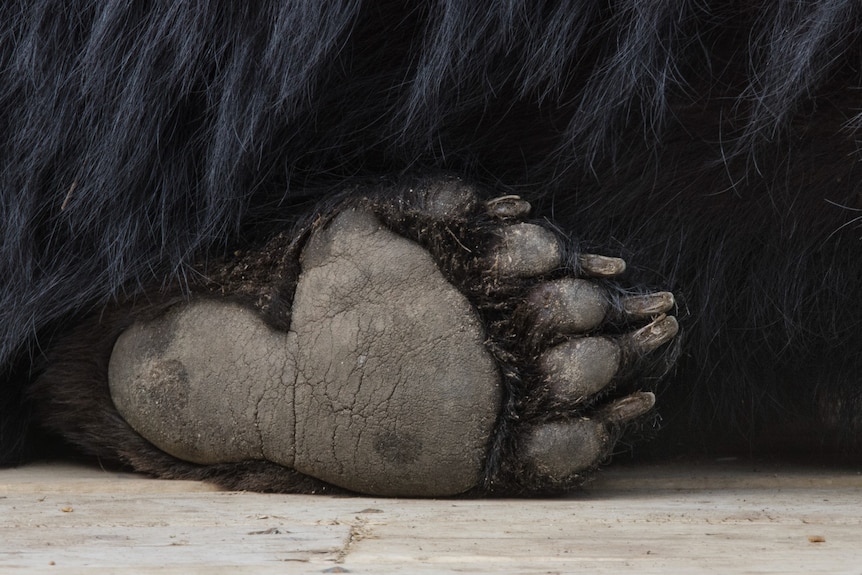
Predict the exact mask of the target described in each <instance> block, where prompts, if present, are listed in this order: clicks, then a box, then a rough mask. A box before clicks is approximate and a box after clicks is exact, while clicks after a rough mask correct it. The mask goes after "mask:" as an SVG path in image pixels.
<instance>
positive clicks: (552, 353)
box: [539, 337, 622, 403]
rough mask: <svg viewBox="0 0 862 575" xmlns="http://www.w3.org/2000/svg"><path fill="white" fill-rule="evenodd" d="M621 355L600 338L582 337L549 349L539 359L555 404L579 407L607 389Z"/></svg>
mask: <svg viewBox="0 0 862 575" xmlns="http://www.w3.org/2000/svg"><path fill="white" fill-rule="evenodd" d="M621 360H622V353H621V350H620V347H619V345H617V343H616V342H614V341H611V340H610V339H607V338H604V337H582V338H578V339H572V340H569V341H566V342H564V343H561V344H560V345H558V346H555V347H552V348H551V349H549V350H548V351H546V352H545V353H543V354H542V355H541V356H540V358H539V369H541V370H542V372H543V373H544V374H545V376H546V377H547V379H548V387H549V392H550V393H551V394H552V396H553V397H554V398H555V399H556V400H560V401H563V402H567V403H568V402H572V403H579V402H581V401H584V400H586V399H588V398H589V397H590V396H592V395H595V394H596V393H598V392H599V391H601V390H602V389H604V388H605V387H607V386H608V384H610V383H611V381H612V380H613V379H614V376H615V375H616V374H617V372H618V371H619V369H620V362H621Z"/></svg>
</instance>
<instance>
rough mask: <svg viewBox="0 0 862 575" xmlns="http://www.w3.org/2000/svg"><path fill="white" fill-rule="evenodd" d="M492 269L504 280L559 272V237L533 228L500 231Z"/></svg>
mask: <svg viewBox="0 0 862 575" xmlns="http://www.w3.org/2000/svg"><path fill="white" fill-rule="evenodd" d="M490 258H491V262H490V269H491V271H492V273H496V274H497V275H499V276H503V277H532V276H538V275H542V274H546V273H548V272H551V271H553V270H555V269H557V268H558V267H559V266H560V263H561V261H562V250H561V248H560V243H559V242H558V241H557V238H556V236H555V235H554V234H553V233H552V232H551V231H550V230H547V229H545V228H543V227H541V226H537V225H534V224H514V225H511V226H506V227H504V228H503V229H502V230H501V231H500V240H499V243H498V244H497V247H496V249H494V250H493V251H492V253H491V256H490Z"/></svg>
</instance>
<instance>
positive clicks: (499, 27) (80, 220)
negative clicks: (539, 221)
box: [0, 0, 862, 462]
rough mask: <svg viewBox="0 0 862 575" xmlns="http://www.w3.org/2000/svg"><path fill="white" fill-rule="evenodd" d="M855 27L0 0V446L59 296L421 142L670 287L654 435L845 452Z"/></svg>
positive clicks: (406, 9)
mask: <svg viewBox="0 0 862 575" xmlns="http://www.w3.org/2000/svg"><path fill="white" fill-rule="evenodd" d="M860 31H862V8H860V7H859V4H858V2H855V1H851V0H818V1H810V2H792V3H790V2H778V1H774V2H773V1H760V2H710V1H706V2H694V1H683V0H680V1H678V2H666V3H657V2H642V1H639V0H621V1H617V2H598V1H593V0H581V1H571V2H559V3H536V2H527V1H523V0H509V1H507V2H487V3H483V2H476V1H460V0H448V1H447V0H439V1H431V0H428V1H425V2H403V3H402V2H361V1H360V0H340V1H338V0H327V1H325V2H323V1H320V0H298V1H295V2H289V3H276V2H252V3H245V4H243V3H235V2H227V1H223V2H219V1H202V2H198V3H194V4H192V3H170V2H166V3H163V4H162V5H161V6H158V7H153V8H150V7H144V6H143V5H141V4H136V3H131V4H129V3H120V2H113V1H109V0H103V1H100V2H50V1H47V0H36V1H33V2H26V3H24V2H21V3H15V2H7V3H4V4H3V5H2V7H0V206H2V207H0V209H2V216H3V220H2V221H3V224H4V226H3V229H2V234H3V235H2V241H0V272H2V275H0V278H2V280H0V282H2V283H0V309H2V312H0V313H2V315H0V364H2V369H3V371H2V374H0V377H2V379H3V382H2V384H3V386H2V391H0V393H2V395H0V417H2V419H0V460H2V461H4V462H14V461H17V460H18V459H20V458H21V457H22V456H24V455H26V453H27V444H28V442H27V439H28V438H29V437H30V436H31V435H32V434H31V431H32V428H33V427H34V424H33V421H32V419H31V417H30V412H31V409H32V406H31V405H29V403H28V400H27V399H26V393H27V391H26V389H27V386H28V383H29V382H30V381H32V380H33V378H34V377H35V376H37V375H38V372H39V371H40V370H41V369H42V364H43V362H42V361H41V359H40V358H41V357H42V354H43V352H44V351H45V350H49V349H50V348H51V344H52V341H54V339H55V338H56V337H57V336H58V335H59V334H62V333H64V332H67V331H68V330H69V329H70V327H71V326H74V325H75V324H76V323H77V321H78V319H79V318H81V317H83V316H86V315H88V314H90V313H93V312H95V311H98V310H99V309H101V308H102V307H103V306H104V305H105V304H106V303H107V302H109V301H110V300H112V299H113V298H116V297H118V296H128V295H133V294H135V293H138V292H140V291H141V290H142V289H143V287H144V286H153V285H162V284H164V285H167V284H170V283H173V282H175V281H179V282H180V283H182V282H183V281H185V280H186V279H187V278H188V277H189V276H190V274H194V273H195V271H194V270H195V268H194V263H195V262H196V261H199V260H200V258H203V257H208V254H209V255H213V256H215V257H217V256H218V255H219V254H221V253H223V252H224V251H225V250H228V249H234V248H235V246H237V245H242V244H243V243H244V242H255V241H260V239H261V238H262V237H264V236H267V235H269V234H271V233H273V232H274V231H276V230H279V229H283V228H285V227H287V226H289V225H290V224H291V223H292V222H293V221H294V220H296V219H297V218H299V217H301V215H302V214H303V213H304V212H305V211H306V210H308V209H309V207H310V206H311V205H313V204H314V203H315V202H317V201H318V200H320V199H322V198H325V197H327V196H328V195H330V194H334V193H335V192H337V191H341V190H343V189H344V188H345V187H349V186H353V185H355V184H357V183H362V182H369V181H375V180H376V179H378V178H380V177H382V176H391V175H394V174H398V173H402V172H414V173H415V172H418V173H426V172H429V171H435V170H440V169H444V170H448V171H450V172H454V173H457V174H459V175H461V176H463V177H466V178H469V179H472V180H474V181H478V182H482V183H485V184H487V185H491V186H494V187H496V188H498V189H508V190H511V191H513V192H516V193H520V194H522V195H524V196H525V197H527V198H529V199H531V200H536V201H535V202H534V203H535V204H536V205H537V207H538V209H539V214H540V215H546V216H549V217H552V218H553V219H554V220H555V221H557V222H559V223H560V224H561V225H563V226H565V228H566V229H567V230H568V231H569V232H570V233H571V234H573V235H575V236H576V237H577V238H579V239H580V240H581V241H582V243H583V245H584V247H588V248H596V249H597V250H599V251H602V252H605V253H617V254H621V255H623V256H624V257H626V258H627V260H628V261H629V262H630V264H632V266H633V267H634V268H635V269H634V271H633V273H632V274H631V275H630V279H631V280H632V281H633V282H634V283H636V284H642V285H652V286H661V287H664V288H667V289H671V290H672V291H674V292H675V293H676V294H677V296H678V297H679V298H680V299H681V301H682V307H681V311H682V313H681V316H682V317H681V319H682V323H683V327H684V334H685V335H684V338H685V339H684V342H683V350H684V354H683V357H682V359H681V363H680V367H679V369H678V371H677V373H676V375H675V377H674V378H672V379H671V380H670V381H669V382H668V384H667V389H666V392H665V393H663V394H661V395H660V396H659V406H660V407H661V409H662V413H664V414H665V419H666V424H667V429H666V430H664V431H663V432H662V434H661V436H662V437H663V442H664V443H665V445H668V446H670V447H671V448H672V449H682V448H678V447H676V446H675V443H676V442H677V441H679V440H680V438H686V439H687V440H689V441H690V439H688V438H691V437H695V438H696V439H695V440H694V444H693V447H694V448H696V449H698V450H700V449H705V448H707V447H711V448H715V446H717V445H722V444H733V443H737V442H741V443H742V444H743V446H744V447H746V448H758V446H759V445H760V444H761V443H762V442H761V439H762V437H763V434H764V433H765V432H766V430H768V429H776V428H786V429H794V430H798V431H800V433H801V434H802V435H803V436H804V435H805V434H806V433H809V432H811V433H815V434H816V435H815V436H813V441H808V442H807V443H810V444H811V445H812V446H814V447H819V446H820V445H821V444H829V445H832V444H833V443H836V442H837V441H838V439H839V437H841V438H843V440H844V441H845V443H844V445H845V446H846V447H847V448H848V449H849V450H850V451H851V452H852V451H854V450H855V449H856V442H857V440H858V438H859V435H860V427H859V426H860V421H862V418H860V417H859V414H860V413H862V386H860V385H859V384H858V381H857V380H858V378H859V374H860V373H862V354H860V349H862V329H860V327H862V325H860V324H862V306H860V305H859V303H858V300H857V294H858V293H859V291H860V287H862V285H860V284H862V262H860V261H859V258H858V257H857V254H858V253H859V252H860V249H859V241H860V238H859V233H858V231H857V220H858V218H859V210H860V209H862V200H860V195H859V194H860V181H862V178H860V176H862V168H860V164H859V160H860V150H859V145H858V138H859V129H860V127H862V116H860V115H859V114H860V105H859V98H860V91H859V89H860V87H862V58H860V56H862V42H860ZM690 429H696V430H698V431H699V432H700V433H701V435H693V434H691V433H690ZM812 430H813V431H812ZM785 437H786V434H785ZM805 439H812V438H811V437H806V438H805ZM763 445H766V444H765V443H763ZM809 447H810V446H809Z"/></svg>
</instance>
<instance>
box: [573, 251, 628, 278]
mask: <svg viewBox="0 0 862 575" xmlns="http://www.w3.org/2000/svg"><path fill="white" fill-rule="evenodd" d="M578 262H579V263H580V264H581V271H583V272H584V273H585V274H586V275H588V276H592V277H599V278H608V277H613V276H618V275H620V274H621V273H623V272H624V271H626V261H625V260H623V259H620V258H612V257H610V256H600V255H597V254H581V255H580V257H579V258H578Z"/></svg>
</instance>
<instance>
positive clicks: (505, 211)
mask: <svg viewBox="0 0 862 575" xmlns="http://www.w3.org/2000/svg"><path fill="white" fill-rule="evenodd" d="M485 208H486V209H487V210H488V214H489V215H491V216H492V217H495V218H499V219H501V220H505V219H519V218H524V217H526V216H527V215H528V214H529V213H530V210H531V209H532V207H531V206H530V203H529V202H527V201H526V200H522V199H521V196H500V197H499V198H494V199H492V200H488V201H487V202H485Z"/></svg>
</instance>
